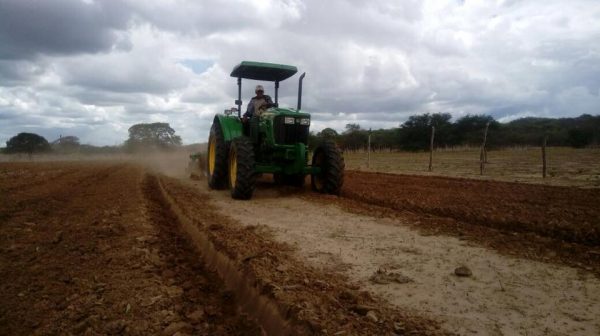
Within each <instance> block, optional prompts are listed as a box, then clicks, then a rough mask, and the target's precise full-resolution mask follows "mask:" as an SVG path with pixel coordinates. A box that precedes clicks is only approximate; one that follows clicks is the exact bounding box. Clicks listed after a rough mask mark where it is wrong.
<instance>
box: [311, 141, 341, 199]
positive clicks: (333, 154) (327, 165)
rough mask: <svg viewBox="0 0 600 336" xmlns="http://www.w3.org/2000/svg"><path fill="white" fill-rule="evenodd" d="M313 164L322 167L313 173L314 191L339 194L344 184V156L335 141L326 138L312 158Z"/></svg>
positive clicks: (312, 184)
mask: <svg viewBox="0 0 600 336" xmlns="http://www.w3.org/2000/svg"><path fill="white" fill-rule="evenodd" d="M312 166H313V167H318V168H320V170H321V171H320V172H319V173H317V174H312V175H311V179H310V182H311V186H312V189H313V190H314V191H317V192H320V193H325V194H332V195H339V194H340V191H341V190H342V185H343V184H344V166H345V165H344V158H343V157H342V153H341V152H340V150H339V149H338V148H337V146H336V145H335V143H334V142H333V141H329V140H326V141H324V142H323V143H322V144H320V145H319V146H317V148H315V152H314V154H313V158H312Z"/></svg>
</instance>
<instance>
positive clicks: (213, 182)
mask: <svg viewBox="0 0 600 336" xmlns="http://www.w3.org/2000/svg"><path fill="white" fill-rule="evenodd" d="M296 72H298V70H297V69H296V67H295V66H290V65H282V64H272V63H260V62H247V61H244V62H242V63H240V64H239V65H237V66H236V67H235V68H234V69H233V71H232V72H231V77H235V78H237V85H238V99H237V100H236V101H235V104H236V105H237V110H236V109H235V108H232V109H230V110H225V113H224V114H218V115H216V116H215V118H214V120H213V124H212V127H211V129H210V136H209V138H208V153H207V159H206V173H207V178H208V186H209V187H210V188H211V189H226V188H229V189H230V190H231V196H232V197H233V198H235V199H250V198H251V197H252V193H253V192H254V189H255V185H256V180H257V178H258V176H260V175H262V174H273V177H274V180H275V181H276V182H278V183H286V184H291V185H295V186H298V187H300V186H303V185H304V182H305V177H306V175H310V176H311V185H312V188H313V190H315V191H317V192H321V193H328V194H339V193H340V190H341V188H342V183H343V179H344V159H343V157H342V155H341V153H340V151H339V149H338V148H337V146H336V145H335V144H334V143H333V142H331V141H325V142H323V143H321V144H319V145H318V146H317V147H316V148H315V149H314V150H313V151H312V152H313V155H312V161H311V164H309V152H310V151H309V148H308V135H309V128H310V114H308V113H303V112H302V111H301V109H300V108H301V104H302V81H303V79H304V76H305V73H303V74H302V75H301V76H300V78H299V81H298V106H297V108H295V109H294V108H281V107H279V105H278V101H277V100H278V91H279V82H281V81H283V80H285V79H288V78H290V77H291V76H293V75H294V74H296ZM242 78H245V79H253V80H259V81H270V82H274V83H275V101H274V104H272V105H273V106H269V107H267V108H265V109H263V110H261V111H255V113H254V115H253V116H252V117H251V118H250V119H249V120H244V119H242V114H241V111H242ZM234 112H237V115H235V114H234ZM257 112H258V113H257Z"/></svg>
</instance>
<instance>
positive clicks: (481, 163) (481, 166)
mask: <svg viewBox="0 0 600 336" xmlns="http://www.w3.org/2000/svg"><path fill="white" fill-rule="evenodd" d="M489 128H490V122H489V121H488V122H487V123H486V124H485V131H484V132H483V143H482V144H481V152H480V153H479V175H483V170H484V169H485V164H486V163H487V150H486V149H485V145H486V142H487V134H488V129H489Z"/></svg>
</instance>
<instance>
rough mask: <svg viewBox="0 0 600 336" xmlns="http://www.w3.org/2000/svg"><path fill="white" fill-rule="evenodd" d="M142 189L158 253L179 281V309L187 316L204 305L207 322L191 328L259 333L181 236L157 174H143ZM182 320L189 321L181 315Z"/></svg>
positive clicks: (217, 332)
mask: <svg viewBox="0 0 600 336" xmlns="http://www.w3.org/2000/svg"><path fill="white" fill-rule="evenodd" d="M142 190H143V193H144V196H145V198H146V200H147V202H148V213H149V215H150V220H151V222H152V223H153V224H154V225H156V226H157V228H158V230H159V232H158V234H159V236H160V237H161V244H160V248H159V250H160V253H161V254H164V255H165V256H166V257H165V258H164V261H165V262H166V263H167V264H168V265H172V266H171V271H172V273H173V275H174V277H175V279H176V280H175V282H176V283H180V284H182V287H183V289H184V292H183V294H182V298H184V302H183V303H182V307H180V308H179V309H180V310H181V311H187V312H188V314H187V316H193V314H194V312H198V311H199V310H198V309H199V308H200V307H204V309H203V310H200V311H201V312H202V315H206V317H207V320H208V322H210V323H206V324H205V325H204V326H203V327H202V328H200V329H198V328H197V329H196V330H193V331H195V332H196V333H201V334H206V335H249V336H250V335H262V330H261V328H260V327H259V326H258V325H257V324H256V322H254V321H253V320H251V319H249V318H248V317H247V315H246V314H242V313H240V311H239V309H238V305H237V302H236V298H235V297H236V295H235V293H234V292H233V291H230V290H227V289H226V287H225V285H224V283H223V281H222V280H221V278H220V277H219V276H218V274H217V273H216V272H215V271H209V270H208V269H207V268H206V266H205V264H204V263H203V262H202V258H201V257H200V256H198V253H197V251H196V250H195V249H194V243H193V242H192V241H191V240H190V239H189V238H185V237H186V234H185V233H184V232H182V231H181V228H180V227H181V223H180V222H179V219H178V218H177V216H176V215H175V214H174V213H173V211H172V210H171V206H170V205H169V203H168V202H167V200H165V198H164V196H163V192H162V190H161V188H160V186H159V182H158V179H157V177H156V176H154V175H146V176H145V178H144V181H143V186H142ZM169 273H171V272H169ZM184 316H186V315H184ZM182 322H183V323H190V322H191V321H189V318H184V319H183V321H182ZM190 325H191V323H190ZM188 329H189V328H188ZM188 331H191V330H188Z"/></svg>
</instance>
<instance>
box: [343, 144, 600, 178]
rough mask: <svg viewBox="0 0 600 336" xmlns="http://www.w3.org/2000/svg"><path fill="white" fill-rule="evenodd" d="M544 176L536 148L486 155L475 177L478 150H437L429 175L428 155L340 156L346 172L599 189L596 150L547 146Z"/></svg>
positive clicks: (599, 162)
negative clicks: (545, 174)
mask: <svg viewBox="0 0 600 336" xmlns="http://www.w3.org/2000/svg"><path fill="white" fill-rule="evenodd" d="M547 156H548V177H547V178H546V179H542V158H541V149H540V148H539V147H525V148H512V149H502V150H492V151H489V152H488V164H487V165H486V169H485V172H484V175H483V176H481V175H480V174H479V149H478V148H460V149H455V150H437V151H435V152H434V153H433V172H431V173H430V172H428V171H427V168H428V164H429V153H428V152H418V153H413V152H376V153H371V164H370V167H369V168H367V153H365V152H354V153H351V152H347V153H345V154H344V158H345V160H346V169H350V170H362V171H376V172H386V173H398V174H417V175H439V176H452V177H465V178H476V179H481V178H483V179H493V180H501V181H514V182H527V183H543V184H549V185H563V186H567V185H568V186H580V187H600V148H592V149H573V148H565V147H549V148H548V149H547Z"/></svg>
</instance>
